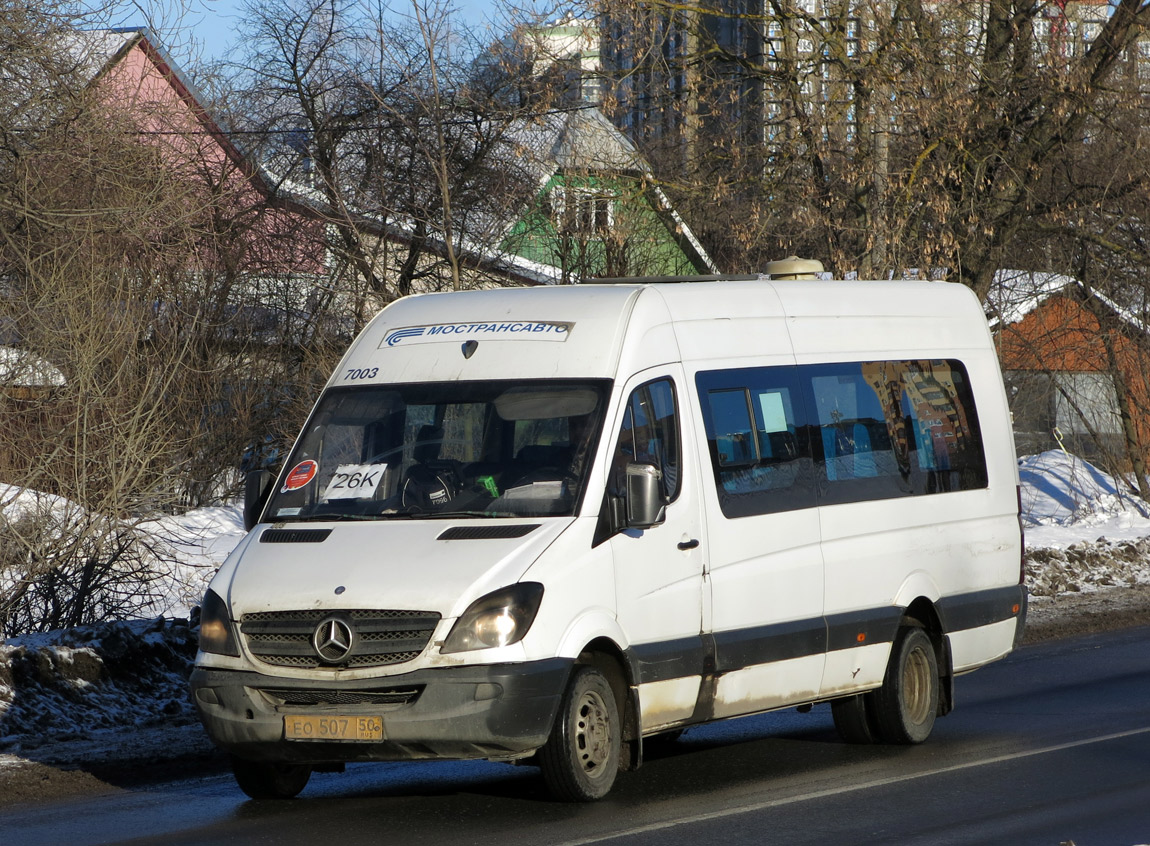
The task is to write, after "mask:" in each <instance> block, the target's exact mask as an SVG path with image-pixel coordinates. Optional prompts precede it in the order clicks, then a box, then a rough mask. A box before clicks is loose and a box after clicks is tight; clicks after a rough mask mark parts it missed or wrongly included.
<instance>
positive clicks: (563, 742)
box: [539, 667, 622, 802]
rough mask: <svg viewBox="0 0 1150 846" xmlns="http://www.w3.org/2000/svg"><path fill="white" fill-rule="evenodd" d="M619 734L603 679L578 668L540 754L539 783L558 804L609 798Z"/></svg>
mask: <svg viewBox="0 0 1150 846" xmlns="http://www.w3.org/2000/svg"><path fill="white" fill-rule="evenodd" d="M621 728H622V726H621V723H620V720H619V708H618V705H617V704H616V702H615V694H614V692H613V691H612V690H611V685H610V684H609V683H608V682H607V679H606V678H605V677H604V676H603V674H602V673H600V672H599V671H598V670H596V669H595V668H594V667H576V669H575V673H574V675H572V677H571V682H570V684H569V685H568V687H567V692H566V693H565V694H564V696H563V702H562V704H561V705H560V707H559V713H558V715H557V716H556V717H555V725H554V726H553V727H552V728H551V736H550V737H549V738H548V740H547V743H546V745H544V747H543V748H542V749H540V750H539V766H540V767H541V768H542V770H543V780H544V781H545V782H546V783H547V787H548V789H549V790H550V791H551V793H552V795H554V796H555V798H556V799H560V800H562V801H564V802H592V801H594V800H596V799H601V798H603V797H604V796H606V795H607V792H608V791H609V790H610V789H611V786H612V785H613V784H614V783H615V776H616V775H617V774H618V772H619V750H620V745H621V736H620V729H621Z"/></svg>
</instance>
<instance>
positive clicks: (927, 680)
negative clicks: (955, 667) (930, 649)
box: [902, 648, 934, 726]
mask: <svg viewBox="0 0 1150 846" xmlns="http://www.w3.org/2000/svg"><path fill="white" fill-rule="evenodd" d="M933 687H934V683H933V679H931V672H930V661H929V660H928V659H927V656H926V653H925V652H923V650H922V649H921V648H916V649H912V650H911V652H910V654H909V655H907V657H906V666H905V667H903V671H902V689H903V702H904V708H905V710H906V716H907V719H908V720H909V721H910V722H911V723H913V724H914V725H916V726H920V725H922V724H923V723H925V722H926V721H927V719H928V718H929V717H930V711H931V693H932V691H933Z"/></svg>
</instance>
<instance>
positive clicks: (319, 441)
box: [265, 380, 610, 522]
mask: <svg viewBox="0 0 1150 846" xmlns="http://www.w3.org/2000/svg"><path fill="white" fill-rule="evenodd" d="M609 390H610V382H608V381H605V380H598V381H585V382H573V381H567V380H564V381H557V380H556V381H528V382H524V381H498V382H436V383H429V384H413V385H382V386H363V387H354V388H337V389H334V390H331V391H329V392H328V393H326V394H325V395H324V397H323V399H322V400H321V401H320V404H319V406H318V407H317V408H316V410H315V412H314V414H313V415H312V417H311V419H310V420H309V421H308V424H307V429H306V430H305V432H304V434H303V435H302V437H301V438H300V442H299V443H298V444H297V446H296V449H295V452H294V453H293V454H292V457H291V458H290V459H289V461H288V463H287V466H286V471H285V473H284V474H283V476H282V478H281V479H280V481H279V484H278V485H277V486H276V488H275V491H274V492H273V495H272V497H271V500H270V501H269V503H268V508H267V512H266V517H265V519H267V520H272V521H276V522H284V521H302V520H341V519H349V520H369V519H386V518H392V517H434V516H441V515H442V516H453V517H455V516H476V517H521V516H531V517H536V516H538V517H542V516H562V515H571V514H574V513H575V508H576V507H577V505H578V503H579V501H580V498H581V496H582V493H583V485H584V481H585V479H586V474H587V469H588V465H589V463H590V456H591V454H592V452H593V450H594V447H595V445H596V443H597V442H598V438H599V431H600V428H601V423H602V416H603V409H604V407H605V406H606V404H607V395H608V391H609Z"/></svg>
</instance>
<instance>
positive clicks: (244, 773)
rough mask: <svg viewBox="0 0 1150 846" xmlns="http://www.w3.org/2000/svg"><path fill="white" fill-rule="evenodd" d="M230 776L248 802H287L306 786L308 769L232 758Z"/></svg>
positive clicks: (309, 772) (309, 769) (307, 767)
mask: <svg viewBox="0 0 1150 846" xmlns="http://www.w3.org/2000/svg"><path fill="white" fill-rule="evenodd" d="M232 773H233V774H234V775H235V777H236V783H237V784H238V785H239V786H240V790H242V791H243V792H244V793H246V794H247V795H248V796H250V797H251V798H252V799H291V798H293V797H295V796H298V795H299V793H300V791H301V790H303V789H304V787H306V786H307V782H308V779H310V778H311V767H310V766H308V765H307V764H281V763H276V762H272V761H245V760H244V759H243V758H235V757H233V758H232Z"/></svg>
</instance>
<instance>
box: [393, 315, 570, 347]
mask: <svg viewBox="0 0 1150 846" xmlns="http://www.w3.org/2000/svg"><path fill="white" fill-rule="evenodd" d="M573 325H574V324H572V323H554V322H550V321H529V320H516V321H510V322H507V323H439V324H436V325H435V326H408V327H405V328H403V329H392V330H391V331H390V332H388V333H387V335H386V336H384V339H383V342H382V343H381V344H380V347H385V346H386V347H394V346H396V345H397V344H400V343H405V344H412V343H415V344H427V343H433V342H436V341H454V340H458V339H459V338H460V337H463V338H490V339H492V340H501V341H505V340H524V341H526V340H532V341H566V340H567V336H568V334H569V333H570V331H571V327H572V326H573Z"/></svg>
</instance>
